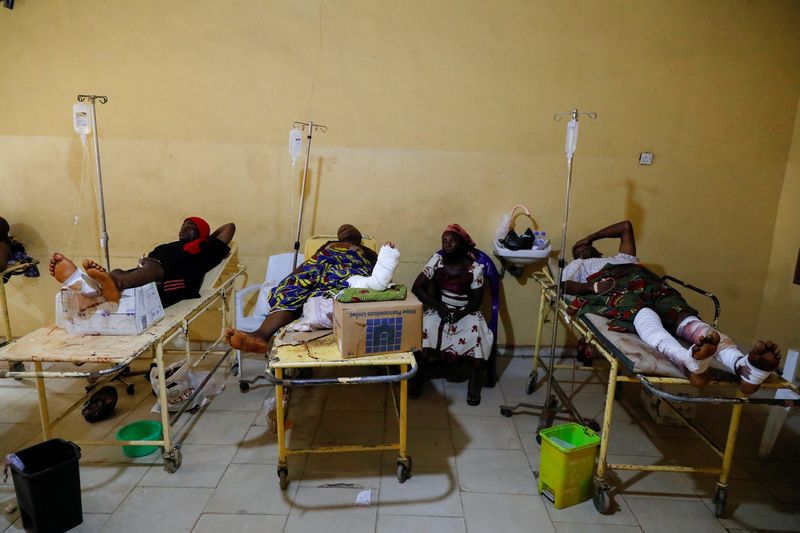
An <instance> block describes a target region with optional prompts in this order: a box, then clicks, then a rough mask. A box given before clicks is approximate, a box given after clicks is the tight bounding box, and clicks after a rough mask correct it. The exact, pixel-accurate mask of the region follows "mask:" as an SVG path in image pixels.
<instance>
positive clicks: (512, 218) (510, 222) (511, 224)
mask: <svg viewBox="0 0 800 533" xmlns="http://www.w3.org/2000/svg"><path fill="white" fill-rule="evenodd" d="M518 209H521V210H522V213H517V210H518ZM519 214H524V215H525V216H526V217H528V218H529V219H530V221H531V223H532V224H533V226H534V227H537V226H536V221H535V220H533V217H532V216H531V212H530V210H529V209H528V208H527V207H526V206H525V205H523V204H517V205H515V206H514V207H513V208H512V209H511V216H510V218H509V220H508V231H511V230H513V229H514V227H515V226H516V225H517V224H516V222H515V219H516V218H517V215H519Z"/></svg>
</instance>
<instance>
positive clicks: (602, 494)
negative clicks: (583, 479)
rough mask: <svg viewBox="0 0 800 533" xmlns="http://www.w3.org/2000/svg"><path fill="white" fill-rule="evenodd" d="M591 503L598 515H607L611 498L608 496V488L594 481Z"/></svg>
mask: <svg viewBox="0 0 800 533" xmlns="http://www.w3.org/2000/svg"><path fill="white" fill-rule="evenodd" d="M592 503H594V508H595V509H597V512H598V513H600V514H608V513H609V511H611V496H609V495H608V487H607V486H605V484H604V483H603V482H597V481H595V483H594V485H593V486H592Z"/></svg>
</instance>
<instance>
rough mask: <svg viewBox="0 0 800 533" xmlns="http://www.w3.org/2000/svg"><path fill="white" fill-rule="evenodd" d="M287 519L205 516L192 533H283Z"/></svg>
mask: <svg viewBox="0 0 800 533" xmlns="http://www.w3.org/2000/svg"><path fill="white" fill-rule="evenodd" d="M286 518H287V517H286V516H282V515H263V514H261V515H257V514H204V515H202V516H201V517H200V520H198V521H197V525H195V526H194V529H193V530H192V533H220V532H223V531H227V532H229V533H265V532H268V533H277V532H279V531H283V527H284V526H285V525H286Z"/></svg>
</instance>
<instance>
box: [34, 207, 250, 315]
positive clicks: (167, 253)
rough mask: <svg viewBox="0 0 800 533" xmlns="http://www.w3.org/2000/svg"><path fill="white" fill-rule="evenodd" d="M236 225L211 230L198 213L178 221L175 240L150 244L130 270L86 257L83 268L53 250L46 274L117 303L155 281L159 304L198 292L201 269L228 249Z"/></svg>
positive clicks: (203, 271) (210, 265)
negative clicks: (107, 267)
mask: <svg viewBox="0 0 800 533" xmlns="http://www.w3.org/2000/svg"><path fill="white" fill-rule="evenodd" d="M235 232H236V226H235V225H234V224H233V223H232V222H229V223H228V224H224V225H222V226H220V227H219V228H217V229H216V230H215V231H214V233H211V227H210V226H209V225H208V222H206V221H205V220H203V219H202V218H200V217H189V218H187V219H185V220H184V221H183V224H182V225H181V229H180V231H179V232H178V240H177V241H175V242H170V243H167V244H161V245H159V246H156V247H155V249H153V251H152V252H150V253H149V254H147V257H143V258H142V259H140V260H139V266H138V267H137V268H134V269H132V270H121V269H118V268H117V269H114V270H112V271H111V272H107V271H106V270H105V269H104V268H103V267H102V266H100V265H99V264H98V263H96V262H95V261H92V260H91V259H84V260H83V263H82V266H83V269H80V268H78V267H77V266H76V265H75V263H73V262H72V261H70V260H69V259H68V258H66V257H65V256H64V255H62V254H60V253H58V252H56V253H54V254H53V258H52V259H51V260H50V275H52V276H53V277H54V278H56V280H58V281H59V282H61V283H62V284H64V285H65V286H66V287H68V288H70V289H73V290H76V291H78V292H80V293H81V294H83V295H84V296H87V297H93V296H99V295H102V296H103V297H104V298H105V299H106V300H109V301H112V302H118V301H119V298H120V293H121V292H122V291H124V290H125V289H131V288H133V287H141V286H142V285H146V284H147V283H150V282H151V281H155V282H156V286H157V287H158V295H159V296H160V297H161V303H162V305H163V306H164V307H169V306H170V305H172V304H174V303H177V302H179V301H181V300H186V299H189V298H197V297H198V296H200V294H199V290H200V286H201V285H202V284H203V277H204V276H205V274H206V272H208V271H209V270H211V269H212V268H214V267H215V266H217V265H218V264H219V263H220V261H222V260H223V259H224V258H225V256H226V255H228V253H229V252H230V247H229V246H228V244H230V242H231V239H233V234H234V233H235Z"/></svg>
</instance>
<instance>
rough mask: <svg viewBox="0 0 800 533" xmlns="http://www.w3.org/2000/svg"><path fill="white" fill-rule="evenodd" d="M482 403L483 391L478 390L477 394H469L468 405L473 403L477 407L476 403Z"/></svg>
mask: <svg viewBox="0 0 800 533" xmlns="http://www.w3.org/2000/svg"><path fill="white" fill-rule="evenodd" d="M480 403H481V393H480V392H478V393H476V394H467V405H471V406H473V407H475V406H476V405H480Z"/></svg>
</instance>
